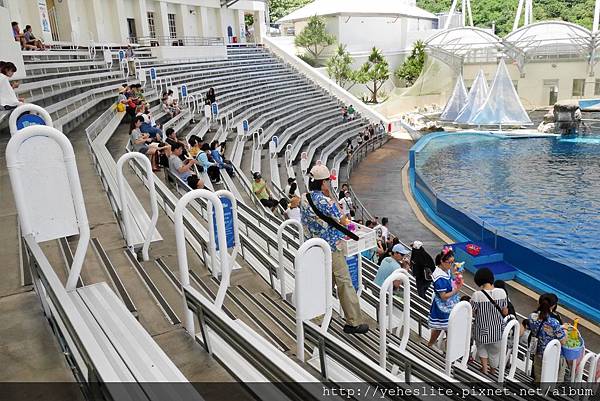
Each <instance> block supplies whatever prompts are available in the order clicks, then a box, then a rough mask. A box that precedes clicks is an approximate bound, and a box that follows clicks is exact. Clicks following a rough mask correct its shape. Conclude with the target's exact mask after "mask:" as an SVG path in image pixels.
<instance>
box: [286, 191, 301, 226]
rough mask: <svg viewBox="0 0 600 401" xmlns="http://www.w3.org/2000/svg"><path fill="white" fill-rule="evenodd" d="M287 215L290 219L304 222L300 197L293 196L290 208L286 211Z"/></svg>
mask: <svg viewBox="0 0 600 401" xmlns="http://www.w3.org/2000/svg"><path fill="white" fill-rule="evenodd" d="M285 215H286V216H287V218H288V219H292V220H296V221H298V222H302V219H301V217H302V216H301V215H302V213H301V212H300V197H299V196H292V199H291V200H290V203H289V205H288V208H287V209H286V211H285Z"/></svg>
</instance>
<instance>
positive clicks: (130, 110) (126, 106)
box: [117, 84, 136, 122]
mask: <svg viewBox="0 0 600 401" xmlns="http://www.w3.org/2000/svg"><path fill="white" fill-rule="evenodd" d="M126 90H127V84H123V86H121V87H120V88H119V97H118V98H117V111H124V112H125V115H126V116H127V117H128V118H127V121H129V122H131V121H133V119H134V118H135V114H136V112H135V110H136V107H131V106H135V104H134V103H133V102H132V104H130V102H129V100H128V99H127V96H125V91H126ZM119 104H121V105H122V106H119ZM124 120H125V119H124ZM127 121H124V122H127Z"/></svg>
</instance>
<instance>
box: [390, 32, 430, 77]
mask: <svg viewBox="0 0 600 401" xmlns="http://www.w3.org/2000/svg"><path fill="white" fill-rule="evenodd" d="M424 64H425V43H423V41H421V40H417V41H416V42H415V44H414V45H413V48H412V52H411V53H410V56H408V57H407V58H406V60H404V63H402V65H401V66H400V67H398V69H397V70H396V73H395V74H396V77H398V78H399V79H403V80H404V81H405V82H406V83H407V84H408V85H412V84H413V83H414V82H415V81H416V79H417V78H418V77H419V75H421V71H422V70H423V65H424Z"/></svg>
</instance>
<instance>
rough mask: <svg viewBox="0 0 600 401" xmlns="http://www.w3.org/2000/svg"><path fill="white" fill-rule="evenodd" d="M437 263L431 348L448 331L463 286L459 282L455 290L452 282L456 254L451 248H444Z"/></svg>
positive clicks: (430, 312) (434, 273) (431, 313)
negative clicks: (452, 269)
mask: <svg viewBox="0 0 600 401" xmlns="http://www.w3.org/2000/svg"><path fill="white" fill-rule="evenodd" d="M435 262H436V265H437V266H436V268H435V270H434V271H433V274H432V280H433V291H434V296H433V302H432V303H431V309H430V311H429V328H430V329H431V336H430V338H429V343H428V344H427V345H428V346H429V347H432V346H433V345H434V344H435V343H436V342H437V339H438V337H439V336H440V334H441V333H442V331H446V330H447V329H448V318H449V317H450V311H451V310H452V308H453V307H454V305H456V304H457V303H458V302H459V299H460V298H459V295H458V294H459V292H460V289H461V288H462V286H463V282H462V281H459V282H458V283H457V285H456V288H453V286H452V282H451V280H450V269H451V268H452V265H453V264H454V252H453V251H452V248H451V247H444V249H443V250H442V252H441V253H440V254H439V255H437V256H436V258H435Z"/></svg>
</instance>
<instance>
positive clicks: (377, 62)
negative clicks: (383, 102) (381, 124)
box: [355, 47, 390, 103]
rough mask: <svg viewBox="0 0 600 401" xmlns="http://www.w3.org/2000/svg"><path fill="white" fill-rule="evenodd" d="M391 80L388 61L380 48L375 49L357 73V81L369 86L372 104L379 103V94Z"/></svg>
mask: <svg viewBox="0 0 600 401" xmlns="http://www.w3.org/2000/svg"><path fill="white" fill-rule="evenodd" d="M389 78H390V66H389V64H388V62H387V60H386V59H385V57H383V54H381V51H380V50H379V49H378V48H376V47H373V49H372V50H371V54H369V58H368V60H367V61H365V63H364V64H363V65H362V66H361V67H360V69H359V70H358V71H357V72H356V78H355V79H356V81H357V82H358V83H361V84H365V85H366V86H367V89H368V90H369V92H371V102H373V103H377V92H378V91H379V90H380V89H381V87H382V86H383V84H384V83H385V81H387V80H388V79H389Z"/></svg>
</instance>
